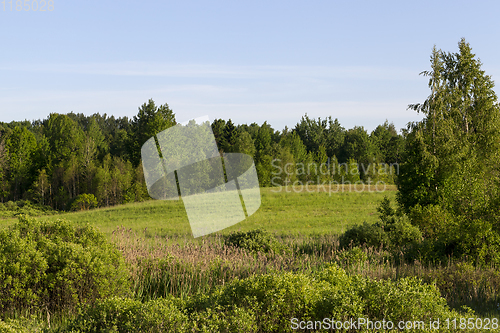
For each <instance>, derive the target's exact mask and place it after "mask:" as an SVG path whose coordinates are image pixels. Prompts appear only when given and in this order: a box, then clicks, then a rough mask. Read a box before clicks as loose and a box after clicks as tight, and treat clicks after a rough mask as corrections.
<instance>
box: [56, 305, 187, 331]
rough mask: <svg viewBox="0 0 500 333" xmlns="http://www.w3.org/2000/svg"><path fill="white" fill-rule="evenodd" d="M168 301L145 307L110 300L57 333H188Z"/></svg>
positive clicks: (181, 315)
mask: <svg viewBox="0 0 500 333" xmlns="http://www.w3.org/2000/svg"><path fill="white" fill-rule="evenodd" d="M175 303H176V302H175V301H174V300H172V299H171V298H160V299H156V300H151V301H148V302H145V303H141V302H140V301H136V300H133V299H128V298H118V297H110V298H107V299H103V300H99V301H97V302H96V303H95V304H94V305H93V306H88V307H86V308H84V309H82V310H81V312H80V314H79V315H78V316H77V317H76V318H75V319H74V320H73V321H72V322H71V323H70V324H69V325H68V326H67V327H63V328H61V329H59V330H58V331H57V332H75V333H76V332H82V333H83V332H123V333H127V332H151V333H153V332H158V333H160V332H187V330H186V327H187V326H188V325H189V321H188V318H187V316H186V315H185V314H184V313H183V312H182V311H181V310H179V308H178V307H177V306H176V304H175Z"/></svg>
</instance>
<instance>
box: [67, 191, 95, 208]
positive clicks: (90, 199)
mask: <svg viewBox="0 0 500 333" xmlns="http://www.w3.org/2000/svg"><path fill="white" fill-rule="evenodd" d="M96 207H97V198H96V197H95V196H94V195H93V194H87V193H84V194H80V195H79V196H77V197H76V199H75V201H73V203H72V204H71V210H72V211H79V210H89V209H92V208H96Z"/></svg>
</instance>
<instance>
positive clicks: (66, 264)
mask: <svg viewBox="0 0 500 333" xmlns="http://www.w3.org/2000/svg"><path fill="white" fill-rule="evenodd" d="M0 267H1V270H0V281H1V282H0V294H1V295H2V298H1V299H0V307H1V309H2V310H3V311H16V310H22V309H29V310H30V311H32V310H35V309H39V308H46V309H48V310H49V311H54V310H58V309H66V310H71V309H72V308H74V307H75V306H76V305H77V304H79V303H87V302H94V301H95V300H96V299H98V298H100V297H107V296H110V295H115V294H120V293H124V292H126V290H127V274H126V272H125V268H124V263H123V259H122V258H121V256H120V254H119V253H118V251H116V250H115V249H113V247H112V246H111V245H110V244H109V243H108V242H107V241H106V240H105V238H104V236H103V235H102V234H101V233H99V232H97V230H96V229H94V228H93V227H90V226H85V227H78V228H75V227H72V226H71V225H70V224H69V223H68V222H66V221H63V220H57V221H56V222H52V223H45V222H38V221H36V220H34V219H30V218H27V217H24V216H20V217H19V221H18V222H17V223H16V224H15V225H13V226H12V227H10V228H8V229H2V230H0Z"/></svg>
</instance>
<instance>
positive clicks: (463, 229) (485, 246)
mask: <svg viewBox="0 0 500 333" xmlns="http://www.w3.org/2000/svg"><path fill="white" fill-rule="evenodd" d="M458 48H459V51H458V52H457V53H445V52H443V51H441V50H437V49H436V48H434V49H433V52H432V55H431V71H425V72H423V74H425V75H426V76H429V78H430V79H429V88H430V89H431V95H430V96H429V97H428V98H427V100H426V101H425V102H424V103H422V104H413V105H410V106H409V108H410V109H413V110H415V111H417V112H422V113H423V114H424V116H425V118H424V119H423V120H422V121H421V122H419V123H415V124H413V125H410V126H409V127H408V132H407V135H406V141H407V142H406V149H405V153H404V157H403V163H402V165H401V174H400V175H399V177H398V188H399V193H398V202H399V204H400V206H401V207H402V208H403V209H404V211H405V212H406V213H408V215H409V217H410V218H411V221H412V223H413V224H414V225H416V226H418V227H420V228H421V229H422V232H423V233H424V236H425V237H426V240H427V241H426V249H427V250H426V251H424V252H425V253H426V255H428V256H432V257H434V259H437V258H436V256H437V257H441V258H442V257H443V256H447V255H453V256H458V257H469V258H474V260H477V261H478V262H481V263H488V262H494V263H498V262H500V261H499V260H500V257H499V256H498V255H497V254H496V253H498V251H499V250H500V247H499V245H500V243H499V241H500V234H499V231H500V225H499V222H498V221H499V218H500V213H499V212H500V211H499V210H498V203H499V202H500V191H499V189H498V188H499V187H498V185H499V183H500V173H499V170H500V168H499V162H498V161H499V160H500V107H499V105H498V103H497V96H496V94H495V92H494V90H493V87H494V83H493V81H492V80H491V77H490V76H488V75H485V72H484V71H483V70H481V65H482V64H481V62H480V61H479V60H478V59H476V58H475V55H474V54H473V53H472V50H471V47H470V45H469V44H468V43H467V42H466V41H465V40H464V39H462V40H461V41H460V42H459V43H458ZM433 252H434V253H435V254H436V255H433Z"/></svg>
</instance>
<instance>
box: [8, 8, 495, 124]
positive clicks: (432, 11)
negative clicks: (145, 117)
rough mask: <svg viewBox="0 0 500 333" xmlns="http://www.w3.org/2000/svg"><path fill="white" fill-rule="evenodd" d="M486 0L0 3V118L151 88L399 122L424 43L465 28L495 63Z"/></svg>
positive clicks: (240, 108)
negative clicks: (35, 7) (45, 6)
mask: <svg viewBox="0 0 500 333" xmlns="http://www.w3.org/2000/svg"><path fill="white" fill-rule="evenodd" d="M27 3H29V4H31V3H32V1H31V0H29V1H27ZM38 3H41V1H38ZM499 7H500V4H499V3H496V2H494V1H491V2H484V1H483V2H480V3H475V4H472V2H470V1H439V2H431V1H419V2H404V1H343V2H340V1H234V0H233V1H147V0H146V1H141V2H136V1H126V0H123V1H102V0H101V1H94V0H86V1H64V2H63V1H54V10H53V11H51V12H47V11H46V12H39V11H38V12H33V11H32V10H30V11H16V8H15V1H14V4H13V10H12V11H11V10H10V5H9V4H8V3H6V7H5V10H3V4H1V3H0V29H1V31H2V37H1V41H2V43H1V51H2V52H0V73H1V74H0V121H3V122H10V121H13V120H24V119H28V120H34V119H44V118H46V117H47V116H48V115H49V114H50V113H51V112H57V113H68V112H70V111H73V112H75V113H84V114H86V115H91V114H93V113H101V114H104V113H106V114H108V115H114V116H115V117H122V116H128V117H133V116H134V115H136V114H137V108H138V107H139V106H140V105H141V104H143V103H144V102H146V101H147V100H148V99H150V98H152V99H153V100H154V101H155V102H156V103H157V104H164V103H168V104H169V106H170V107H171V108H172V110H173V111H174V112H175V114H176V118H177V120H178V121H181V122H182V121H186V120H189V119H191V118H196V117H199V116H204V115H208V116H209V117H210V118H211V119H215V118H223V119H226V120H227V119H229V118H231V119H232V120H233V121H234V122H235V123H238V124H242V123H252V122H257V123H259V124H261V123H263V122H264V121H266V120H267V121H268V122H269V123H270V124H271V125H272V126H273V127H274V128H275V129H279V130H281V129H283V128H284V126H288V127H289V128H292V127H294V126H295V124H296V123H297V122H298V121H299V120H300V118H301V117H302V116H303V115H304V114H305V113H307V114H308V115H309V116H310V117H314V118H317V117H321V118H325V117H327V116H332V117H333V118H338V119H339V121H340V123H341V124H342V125H343V126H344V127H346V128H352V127H353V126H355V125H358V126H364V127H365V128H366V129H368V130H370V131H371V130H373V129H374V128H375V127H376V126H377V125H378V124H381V123H383V122H384V121H385V119H388V120H389V121H390V122H394V124H395V125H396V127H397V128H401V127H404V126H405V124H406V123H407V122H409V121H413V120H418V119H420V116H419V115H417V114H416V113H414V112H413V111H407V110H406V107H407V105H408V104H410V103H418V102H422V101H423V100H425V98H426V97H427V95H428V94H429V90H428V88H427V79H426V78H424V77H422V76H419V75H418V73H420V72H421V71H423V70H427V69H429V67H430V63H429V56H430V53H431V49H432V47H433V45H436V46H437V47H438V48H441V49H442V50H444V51H452V52H455V51H457V43H458V42H459V40H460V38H461V37H465V38H466V40H467V41H468V42H469V43H470V44H471V46H472V49H473V52H474V53H476V55H477V56H478V57H479V58H480V59H481V61H482V62H483V69H484V70H485V71H486V74H489V75H491V76H492V78H493V80H496V79H498V77H500V46H499V43H498V33H499V32H500V29H499V28H500V23H498V22H499V20H498V17H497V16H498V13H499ZM495 89H498V88H495ZM496 91H497V93H498V90H496Z"/></svg>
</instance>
